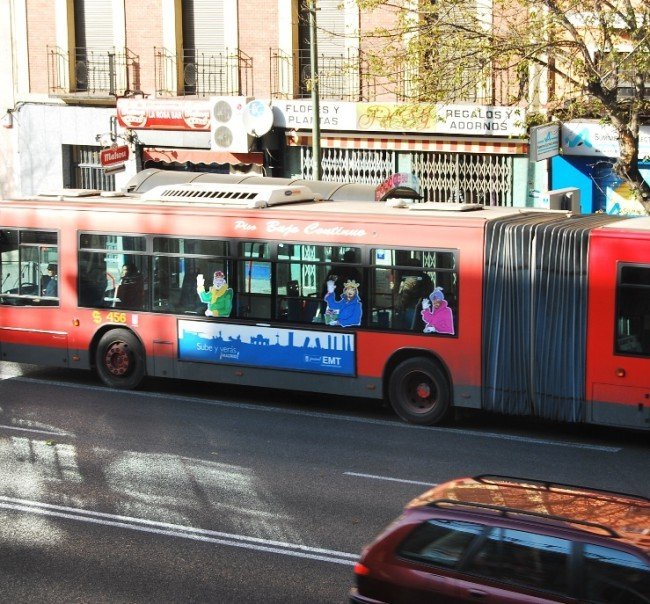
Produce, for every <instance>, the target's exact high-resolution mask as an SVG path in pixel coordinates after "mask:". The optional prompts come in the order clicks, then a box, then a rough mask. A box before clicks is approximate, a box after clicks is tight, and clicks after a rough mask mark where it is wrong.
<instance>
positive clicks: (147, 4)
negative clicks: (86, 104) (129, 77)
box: [124, 0, 174, 96]
mask: <svg viewBox="0 0 650 604" xmlns="http://www.w3.org/2000/svg"><path fill="white" fill-rule="evenodd" d="M124 5H125V7H124V10H125V16H126V47H127V48H128V49H129V50H130V51H131V52H132V53H134V54H136V55H138V63H137V64H136V68H135V70H134V81H132V82H131V83H130V87H131V89H132V90H141V91H142V92H144V93H145V94H150V95H152V96H153V94H154V92H155V91H156V83H155V65H154V47H155V48H161V47H162V46H163V32H162V7H161V2H160V0H138V1H137V2H133V1H129V0H127V1H126V2H125V3H124ZM168 50H171V51H173V50H174V49H168Z"/></svg>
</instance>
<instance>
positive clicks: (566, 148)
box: [562, 122, 650, 159]
mask: <svg viewBox="0 0 650 604" xmlns="http://www.w3.org/2000/svg"><path fill="white" fill-rule="evenodd" d="M562 154H563V155H582V156H587V157H618V156H619V154H620V146H619V142H618V132H617V131H616V128H614V126H612V125H603V124H598V123H594V122H568V123H565V124H563V125H562ZM648 156H650V126H641V127H640V129H639V159H642V158H644V157H648Z"/></svg>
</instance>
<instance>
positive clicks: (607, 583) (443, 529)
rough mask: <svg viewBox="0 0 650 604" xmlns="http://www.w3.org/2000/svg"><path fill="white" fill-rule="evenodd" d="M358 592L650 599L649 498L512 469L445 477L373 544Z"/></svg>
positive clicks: (395, 599) (632, 603)
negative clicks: (521, 474) (522, 475)
mask: <svg viewBox="0 0 650 604" xmlns="http://www.w3.org/2000/svg"><path fill="white" fill-rule="evenodd" d="M354 570H355V577H356V587H355V588H353V589H352V591H351V593H350V601H351V602H355V603H362V604H379V603H391V604H401V603H407V602H408V603H417V604H422V603H424V602H436V603H443V602H445V603H446V602H484V603H490V602H512V603H515V602H516V603H533V602H536V603H541V602H572V603H575V602H585V603H607V604H648V603H650V500H648V499H647V498H645V497H639V496H635V495H625V494H622V493H614V492H610V491H602V490H597V489H589V488H583V487H576V486H570V485H562V484H553V483H548V482H543V481H537V480H529V479H521V478H513V477H506V476H493V475H481V476H476V477H474V478H461V479H457V480H452V481H450V482H447V483H444V484H441V485H439V486H437V487H435V488H433V489H431V490H429V491H427V492H426V493H424V494H423V495H421V496H420V497H418V498H417V499H414V500H413V501H412V502H411V503H409V504H408V505H407V506H406V508H405V510H404V512H403V513H402V515H401V516H400V517H399V518H398V519H397V520H395V521H394V522H393V523H392V524H391V525H390V526H388V527H387V528H386V529H385V530H384V532H383V533H382V534H381V535H379V537H377V539H376V540H375V541H374V542H373V543H371V544H370V545H369V546H367V547H366V548H365V549H364V551H363V553H362V555H361V559H360V560H359V562H358V563H357V564H356V566H355V569H354Z"/></svg>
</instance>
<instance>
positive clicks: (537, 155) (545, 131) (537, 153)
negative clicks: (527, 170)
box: [529, 124, 560, 161]
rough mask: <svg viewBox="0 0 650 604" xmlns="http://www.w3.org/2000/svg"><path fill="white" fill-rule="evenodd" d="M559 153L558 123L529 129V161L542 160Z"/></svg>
mask: <svg viewBox="0 0 650 604" xmlns="http://www.w3.org/2000/svg"><path fill="white" fill-rule="evenodd" d="M559 153H560V124H546V125H544V126H535V127H534V128H531V129H530V147H529V154H530V161H542V160H543V159H549V158H550V157H554V156H555V155H558V154H559Z"/></svg>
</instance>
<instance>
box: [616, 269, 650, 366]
mask: <svg viewBox="0 0 650 604" xmlns="http://www.w3.org/2000/svg"><path fill="white" fill-rule="evenodd" d="M616 308H617V311H616V312H617V315H616V352H617V353H618V354H633V355H642V356H650V267H646V266H631V265H624V266H622V267H621V271H620V274H619V281H618V284H617V305H616Z"/></svg>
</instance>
